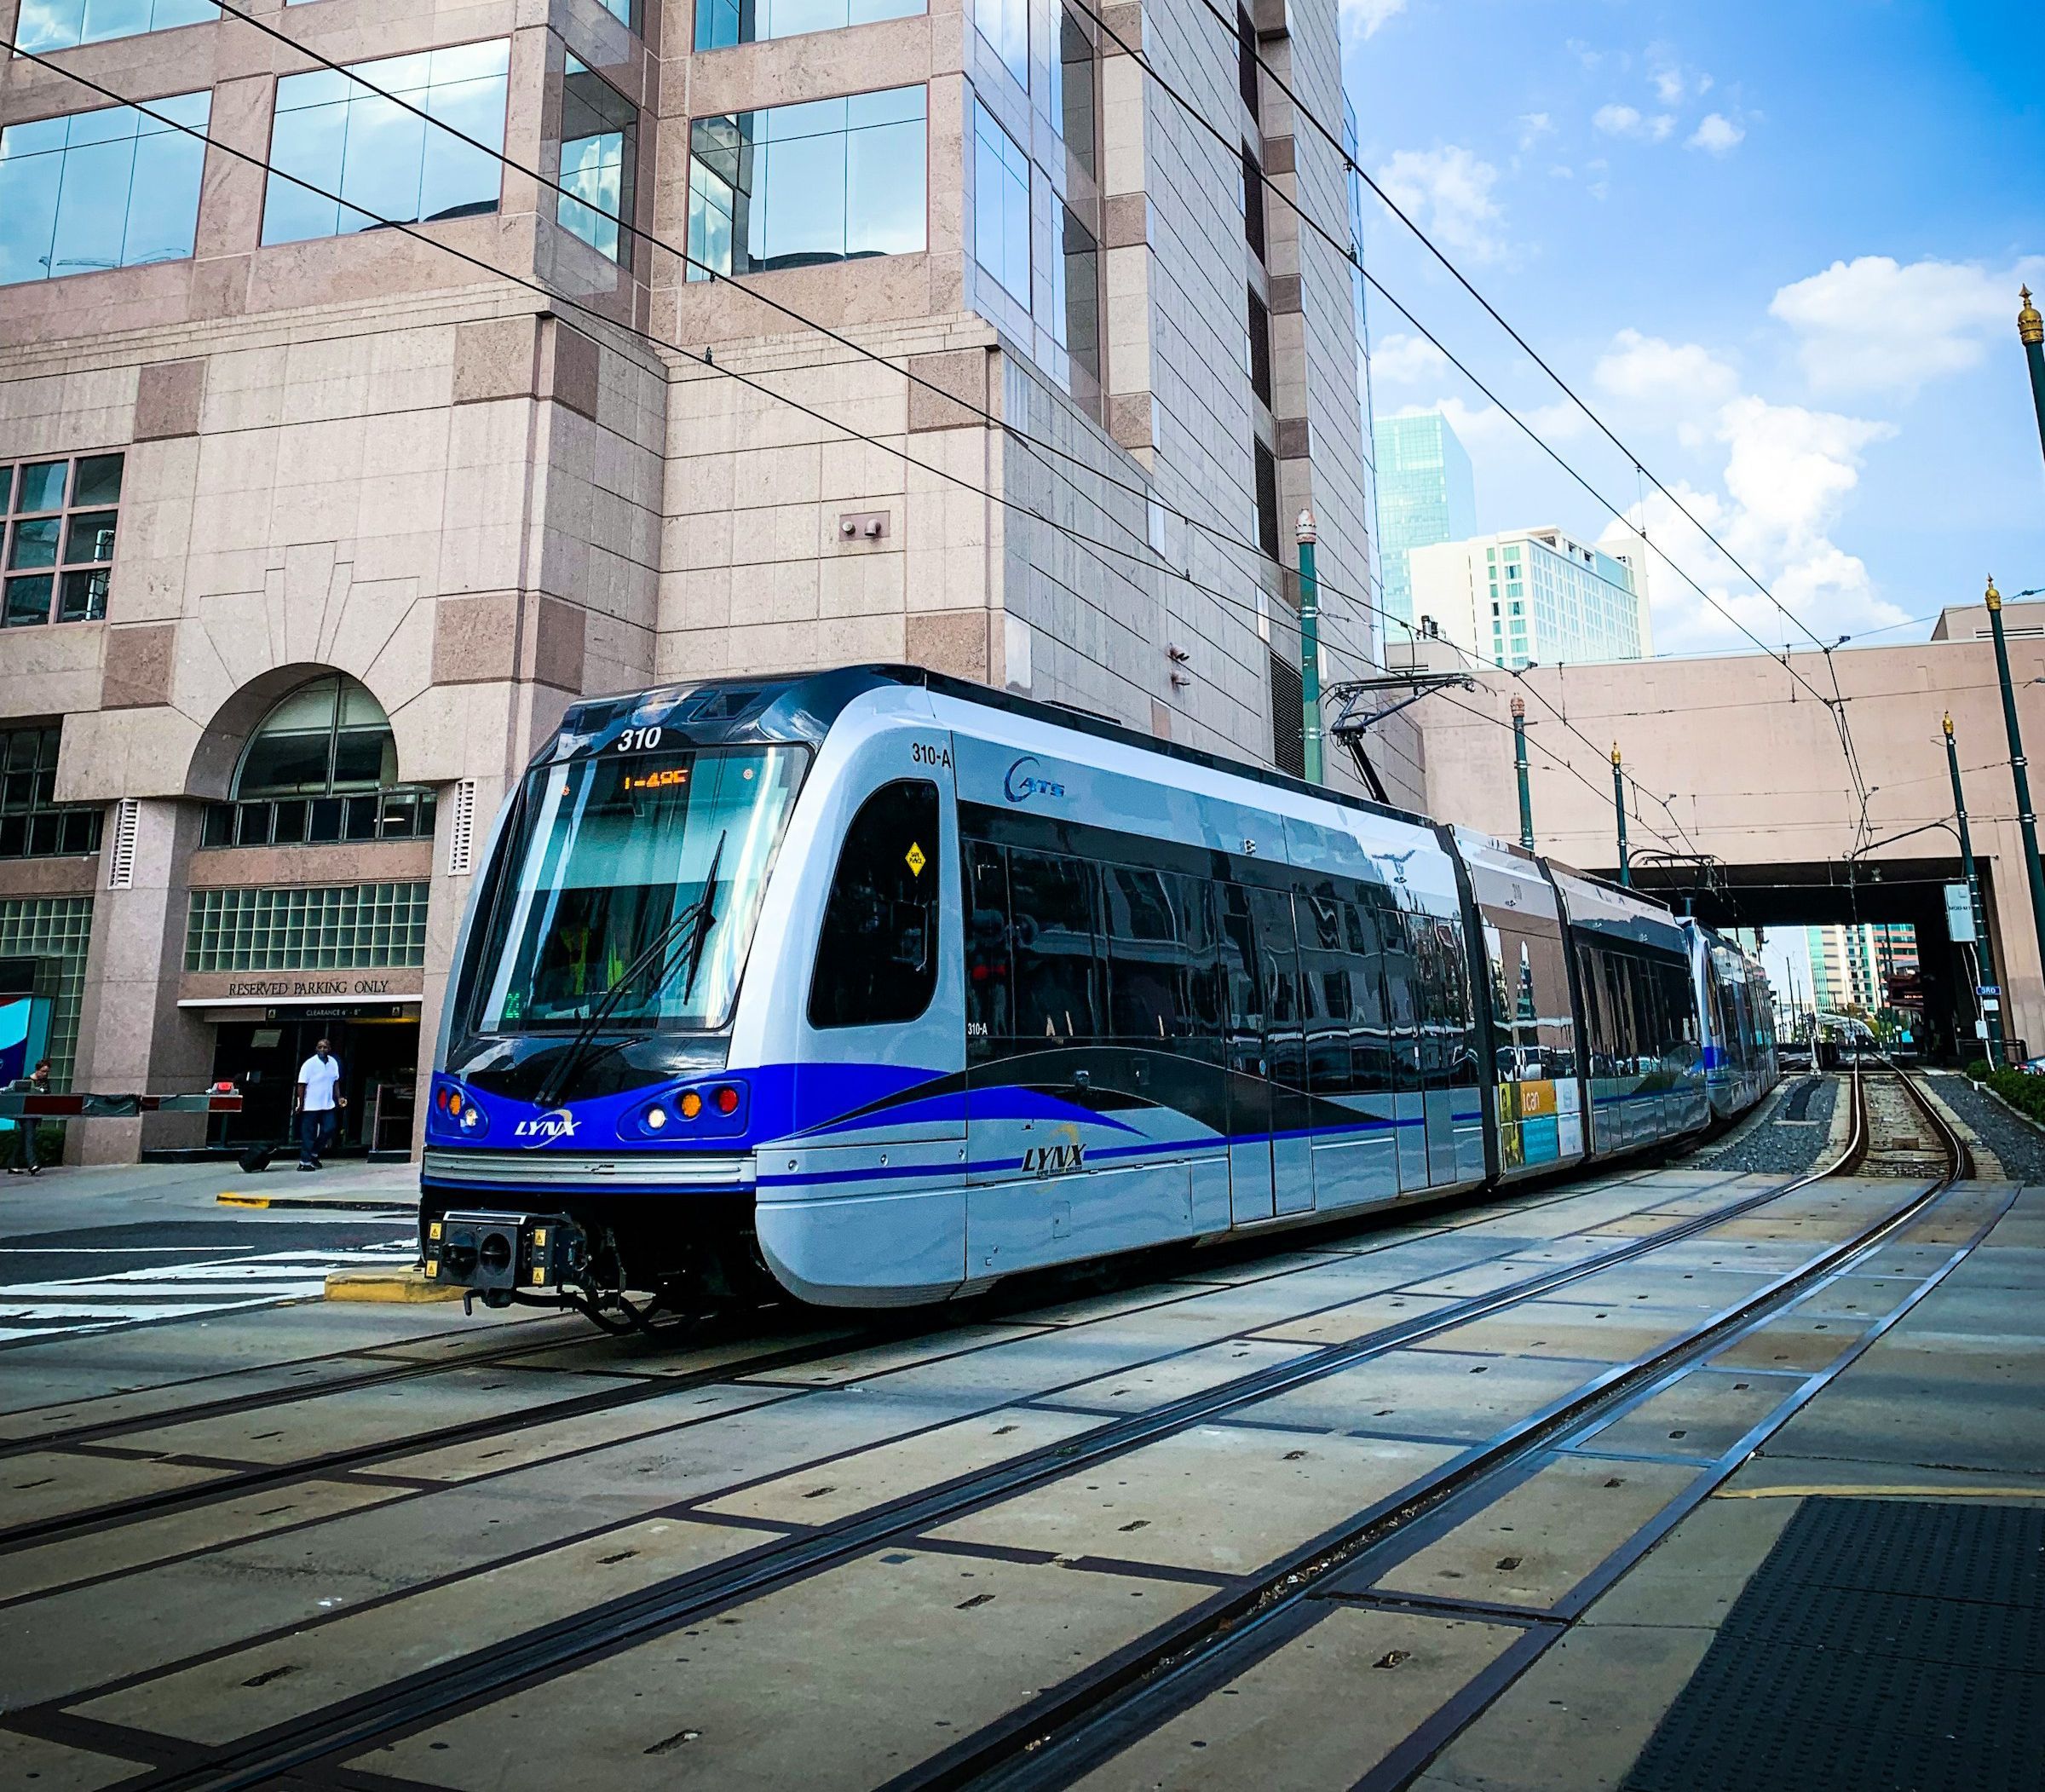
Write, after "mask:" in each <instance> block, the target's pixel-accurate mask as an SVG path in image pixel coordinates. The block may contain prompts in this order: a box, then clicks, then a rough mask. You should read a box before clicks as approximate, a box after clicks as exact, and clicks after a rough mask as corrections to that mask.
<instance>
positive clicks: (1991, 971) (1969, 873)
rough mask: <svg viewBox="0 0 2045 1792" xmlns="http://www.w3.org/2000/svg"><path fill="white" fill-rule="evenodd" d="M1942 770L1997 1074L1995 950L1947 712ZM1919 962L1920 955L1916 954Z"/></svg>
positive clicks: (1999, 1035)
mask: <svg viewBox="0 0 2045 1792" xmlns="http://www.w3.org/2000/svg"><path fill="white" fill-rule="evenodd" d="M1945 769H1947V770H1948V771H1950V773H1951V774H1952V775H1953V813H1954V814H1955V815H1956V816H1957V817H1958V818H1959V821H1960V868H1961V872H1962V873H1964V874H1965V876H1966V878H1967V896H1968V898H1969V900H1970V901H1971V902H1973V911H1974V952H1975V955H1976V956H1977V957H1978V958H1979V960H1980V965H1981V981H1982V982H1985V983H1986V984H1987V985H1988V986H1989V988H1991V989H1993V990H1995V992H1996V995H1995V1002H1996V1005H1995V1006H1994V1007H1992V1008H1991V1007H1990V1006H1989V1005H1988V998H1987V997H1986V996H1985V995H1983V994H1980V992H1979V991H1978V990H1977V991H1976V992H1975V998H1974V999H1975V1000H1977V1001H1978V1002H1979V1003H1980V1005H1981V1018H1982V1019H1983V1020H1985V1022H1987V1023H1988V1061H1989V1063H1991V1064H1993V1065H1994V1066H1995V1067H1996V1069H1998V1070H2000V1069H2002V988H2001V987H2000V986H1999V985H1998V984H1997V983H1996V954H1995V948H1994V947H1993V946H1992V945H1990V942H1989V937H1988V911H1987V909H1986V908H1985V906H1984V905H1983V903H1982V901H1981V879H1979V877H1978V876H1976V875H1975V872H1974V841H1973V834H1972V833H1969V832H1968V829H1967V797H1966V794H1965V792H1962V791H1961V787H1960V749H1959V747H1958V746H1956V745H1955V744H1954V741H1953V716H1952V712H1951V711H1950V710H1948V711H1947V712H1946V716H1945ZM1919 956H1920V959H1921V957H1922V954H1921V953H1920V954H1919Z"/></svg>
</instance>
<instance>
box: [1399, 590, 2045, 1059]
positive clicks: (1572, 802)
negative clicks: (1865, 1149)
mask: <svg viewBox="0 0 2045 1792" xmlns="http://www.w3.org/2000/svg"><path fill="white" fill-rule="evenodd" d="M2003 615H2004V620H2005V624H2006V625H2007V627H2008V634H2009V637H2010V640H2009V650H2010V671H2011V677H2012V678H2013V683H2014V684H2015V686H2016V690H2017V702H2018V711H2019V719H2020V721H2021V723H2022V726H2023V729H2024V731H2025V740H2026V741H2027V743H2030V744H2031V745H2032V746H2034V748H2036V749H2045V604H2036V603H2033V604H2011V605H2008V606H2007V607H2006V608H2005V609H2004V612H2003ZM1416 660H1417V663H1418V665H1419V666H1420V667H1421V668H1423V669H1426V668H1430V667H1431V668H1432V669H1436V670H1446V669H1450V668H1452V667H1454V666H1455V665H1456V663H1457V662H1456V660H1455V655H1454V650H1453V649H1450V648H1448V647H1447V645H1446V643H1441V644H1438V645H1437V644H1435V643H1423V644H1422V646H1421V648H1420V649H1418V651H1417V654H1416ZM1835 677H1836V678H1837V680H1838V685H1837V689H1838V691H1839V694H1840V698H1841V699H1842V700H1843V704H1844V713H1845V715H1846V718H1847V721H1848V723H1849V726H1850V728H1851V731H1852V740H1853V744H1854V746H1855V748H1856V750H1857V752H1858V757H1859V762H1860V767H1861V775H1862V779H1863V781H1864V783H1865V784H1866V786H1867V787H1868V791H1869V798H1868V804H1867V815H1866V820H1865V824H1864V825H1863V824H1862V816H1861V805H1860V800H1859V798H1858V795H1857V794H1856V792H1855V789H1854V786H1853V782H1852V778H1851V776H1850V775H1849V773H1848V770H1847V767H1846V758H1845V755H1844V753H1843V752H1842V750H1841V746H1840V731H1839V729H1838V727H1837V725H1836V723H1835V712H1834V708H1833V706H1831V705H1830V704H1828V703H1824V702H1821V701H1819V700H1817V699H1816V698H1815V697H1813V695H1812V689H1811V688H1812V687H1814V688H1815V689H1817V691H1819V692H1821V693H1823V694H1827V695H1829V694H1830V693H1831V692H1832V690H1833V689H1834V684H1833V680H1834V678H1835ZM1800 681H1802V682H1800ZM1515 696H1520V697H1524V700H1525V701H1526V710H1527V733H1528V741H1529V745H1528V758H1529V762H1530V781H1531V784H1532V789H1533V810H1534V826H1535V839H1536V843H1537V844H1538V846H1539V848H1540V850H1541V851H1542V852H1544V853H1550V854H1552V855H1554V856H1556V857H1558V858H1561V859H1564V860H1566V861H1570V862H1571V863H1574V864H1576V865H1579V866H1581V867H1583V868H1584V869H1586V870H1589V871H1594V872H1598V873H1602V874H1604V875H1606V876H1613V875H1616V873H1617V868H1618V848H1617V843H1616V829H1615V826H1614V813H1613V801H1612V772H1611V763H1610V750H1611V747H1612V746H1613V745H1614V744H1615V743H1616V745H1617V746H1618V747H1619V749H1620V751H1621V752H1622V754H1623V756H1624V760H1625V766H1626V769H1627V773H1628V774H1629V778H1630V780H1634V781H1638V785H1639V789H1638V790H1637V791H1636V790H1635V789H1633V788H1632V787H1631V785H1630V783H1629V789H1628V796H1627V836H1628V844H1629V847H1630V849H1631V854H1632V856H1633V878H1634V881H1635V883H1636V884H1639V885H1640V886H1641V887H1643V888H1645V889H1652V890H1660V891H1662V892H1663V893H1665V894H1667V895H1668V896H1670V897H1671V898H1672V899H1673V900H1674V901H1675V902H1676V906H1677V907H1678V908H1684V907H1685V906H1686V905H1687V906H1689V907H1690V908H1692V909H1693V910H1694V912H1695V913H1697V914H1699V915H1700V916H1702V917H1704V918H1705V919H1709V920H1711V921H1713V922H1714V923H1715V924H1720V925H1738V926H1761V927H1766V928H1783V927H1789V926H1799V927H1800V926H1804V925H1812V924H1818V923H1825V922H1852V921H1908V922H1910V923H1912V924H1914V925H1915V926H1916V928H1917V931H1918V938H1919V948H1920V954H1921V965H1922V971H1923V982H1924V988H1925V994H1926V1018H1927V1027H1928V1029H1929V1030H1930V1031H1931V1032H1932V1034H1933V1036H1934V1040H1935V1043H1936V1044H1937V1045H1938V1046H1944V1047H1946V1048H1949V1049H1957V1047H1956V1046H1955V1035H1956V1034H1959V1035H1960V1040H1961V1044H1962V1045H1964V1044H1965V1042H1966V1041H1967V1040H1968V1039H1970V1038H1971V1035H1972V1034H1973V1031H1974V1019H1975V1012H1974V1008H1973V999H1972V996H1971V994H1970V993H1969V992H1968V989H1967V984H1968V982H1969V981H1970V980H1969V977H1968V975H1967V969H1966V966H1965V965H1964V964H1963V963H1962V961H1961V957H1960V954H1958V953H1957V952H1956V949H1955V948H1952V946H1951V945H1950V941H1949V936H1948V934H1947V930H1946V922H1945V910H1944V896H1943V890H1944V885H1945V884H1949V883H1956V882H1958V881H1959V880H1960V877H1961V871H1960V856H1959V846H1958V843H1957V840H1956V836H1955V834H1954V833H1953V832H1952V830H1951V823H1952V817H1953V803H1952V792H1951V784H1950V779H1949V776H1948V774H1947V769H1946V760H1945V749H1944V735H1943V734H1942V732H1941V727H1940V723H1941V718H1942V717H1943V716H1944V714H1945V712H1947V711H1948V710H1950V712H1951V713H1952V717H1953V726H1954V729H1955V731H1956V739H1957V741H1958V744H1959V751H1960V764H1961V777H1962V782H1963V785H1964V787H1965V790H1966V794H1967V811H1968V820H1969V822H1970V825H1971V827H1972V831H1973V846H1974V853H1975V857H1976V861H1977V869H1978V871H1979V875H1980V878H1981V883H1982V890H1983V896H1984V899H1985V902H1986V905H1987V908H1988V921H1989V931H1990V938H1991V939H1992V940H1993V942H1994V948H1995V962H1996V969H1997V971H1998V973H1999V975H2000V978H2001V982H2002V988H2003V989H2004V991H2005V994H2004V997H2003V1002H2004V1015H2005V1030H2006V1032H2008V1034H2009V1035H2010V1036H2011V1038H2012V1039H2013V1040H2025V1041H2028V1042H2029V1043H2030V1045H2031V1049H2032V1050H2034V1051H2045V975H2042V973H2041V966H2040V962H2039V954H2038V945H2037V933H2036V929H2035V928H2034V927H2033V925H2032V923H2031V904H2030V902H2029V899H2028V896H2027V894H2026V878H2025V866H2024V849H2023V840H2022V837H2021V835H2020V833H2019V830H2018V826H2017V814H2016V803H2015V798H2014V795H2013V788H2012V784H2011V778H2010V771H2009V765H2008V747H2007V746H2006V744H2005V740H2004V734H2003V725H2002V707H2001V698H2000V695H1999V694H1998V691H1997V688H1996V665H1995V650H1994V647H1993V644H1992V642H1990V639H1989V638H1988V612H1987V611H1986V609H1985V608H1982V607H1980V606H1979V605H1977V606H1973V607H1971V608H1953V609H1949V610H1947V611H1946V612H1945V613H1944V614H1943V615H1942V616H1941V617H1940V619H1939V621H1938V627H1937V629H1936V631H1934V637H1933V639H1932V640H1929V641H1925V642H1912V643H1909V644H1906V645H1902V646H1893V647H1875V646H1870V647H1864V648H1856V647H1852V646H1848V647H1845V648H1839V649H1837V650H1835V652H1834V653H1833V654H1831V655H1830V656H1829V659H1828V656H1826V655H1825V654H1821V653H1818V652H1817V651H1815V650H1812V651H1810V652H1806V653H1790V654H1784V655H1779V656H1771V655H1768V654H1760V653H1755V654H1741V655H1728V656H1718V657H1699V658H1695V659H1668V660H1646V661H1631V662H1619V663H1614V664H1608V665H1597V666H1537V667H1534V668H1530V669H1529V670H1528V671H1524V673H1521V674H1518V675H1514V674H1512V673H1509V672H1505V671H1489V672H1485V673H1483V674H1480V675H1478V678H1477V688H1476V689H1474V690H1449V691H1446V692H1443V693H1441V694H1437V695H1434V696H1431V697H1428V698H1427V699H1426V700H1423V701H1421V702H1420V703H1418V704H1416V705H1414V707H1413V708H1412V709H1411V710H1409V711H1408V712H1407V713H1408V714H1409V715H1411V716H1412V717H1414V719H1415V721H1416V722H1417V723H1418V724H1419V729H1420V756H1421V761H1422V764H1423V767H1424V775H1425V778H1426V806H1427V810H1428V812H1429V813H1430V814H1431V815H1437V816H1439V817H1441V818H1443V819H1444V820H1449V821H1460V822H1465V823H1467V824H1469V825H1472V826H1474V827H1482V828H1485V829H1487V830H1489V832H1491V833H1496V834H1501V835H1503V836H1504V837H1506V838H1517V837H1518V832H1519V815H1518V796H1517V792H1516V787H1515V783H1514V779H1513V773H1512V726H1511V702H1512V698H1514V697H1515ZM1869 842H1874V843H1876V844H1873V845H1872V846H1869V844H1868V843H1869ZM1857 849H1858V850H1857ZM1705 865H1708V866H1709V867H1710V870H1709V873H1708V874H1707V873H1706V871H1705V870H1704V869H1703V868H1702V867H1703V866H1705ZM1966 1050H1967V1052H1971V1051H1972V1050H1973V1047H1972V1046H1971V1045H1967V1046H1966Z"/></svg>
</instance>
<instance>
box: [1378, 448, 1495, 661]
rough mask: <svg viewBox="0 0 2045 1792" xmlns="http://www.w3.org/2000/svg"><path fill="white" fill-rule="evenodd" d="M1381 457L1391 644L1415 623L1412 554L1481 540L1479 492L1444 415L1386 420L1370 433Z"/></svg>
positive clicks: (1380, 499)
mask: <svg viewBox="0 0 2045 1792" xmlns="http://www.w3.org/2000/svg"><path fill="white" fill-rule="evenodd" d="M1371 435H1372V438H1373V443H1374V448H1375V450H1376V467H1377V491H1378V528H1379V550H1380V552H1379V561H1380V566H1381V568H1382V569H1383V573H1384V581H1385V623H1386V625H1388V626H1389V627H1390V629H1391V635H1392V636H1393V637H1403V635H1404V634H1405V632H1406V631H1405V630H1404V629H1403V628H1402V627H1400V624H1401V623H1410V622H1411V621H1412V620H1413V619H1414V614H1416V613H1415V611H1414V607H1413V573H1412V568H1411V565H1410V562H1409V560H1408V556H1409V554H1410V553H1411V551H1412V550H1414V548H1425V547H1432V546H1433V545H1436V544H1437V543H1438V542H1443V541H1460V540H1462V539H1464V538H1465V537H1466V536H1470V535H1474V534H1475V533H1477V485H1476V480H1475V477H1474V475H1472V472H1471V469H1470V457H1469V455H1468V454H1466V452H1464V451H1463V445H1462V443H1461V441H1460V440H1458V439H1457V436H1456V433H1455V430H1454V429H1450V428H1449V419H1448V418H1445V417H1444V416H1443V415H1442V413H1441V412H1439V411H1420V412H1414V413H1412V414H1411V415H1407V416H1399V417H1381V418H1378V419H1377V421H1376V422H1375V424H1373V426H1372V429H1371Z"/></svg>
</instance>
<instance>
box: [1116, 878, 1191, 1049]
mask: <svg viewBox="0 0 2045 1792" xmlns="http://www.w3.org/2000/svg"><path fill="white" fill-rule="evenodd" d="M1101 888H1102V894H1103V896H1104V897H1105V899H1106V904H1107V911H1106V922H1107V948H1108V1000H1109V1031H1110V1032H1111V1033H1112V1034H1114V1036H1115V1037H1116V1038H1118V1039H1126V1040H1147V1041H1149V1042H1152V1043H1155V1044H1164V1045H1169V1044H1170V1043H1172V1041H1174V1040H1189V1039H1195V1038H1202V1037H1211V1036H1212V1035H1213V1033H1214V1032H1215V1030H1216V1024H1217V1021H1218V1016H1217V1015H1216V1013H1215V1011H1214V1010H1215V1003H1214V1000H1213V981H1214V968H1215V967H1214V943H1213V927H1212V925H1210V923H1209V920H1208V917H1207V886H1206V885H1205V884H1202V883H1200V882H1198V881H1196V880H1195V879H1192V878H1188V877H1182V876H1180V875H1178V873H1174V872H1168V871H1167V872H1159V871H1140V870H1137V869H1135V868H1133V867H1128V866H1122V865H1109V866H1106V867H1103V870H1102V873H1101Z"/></svg>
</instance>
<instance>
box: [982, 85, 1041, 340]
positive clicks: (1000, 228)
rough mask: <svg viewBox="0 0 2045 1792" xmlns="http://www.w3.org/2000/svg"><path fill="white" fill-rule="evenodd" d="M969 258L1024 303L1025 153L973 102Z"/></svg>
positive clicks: (1026, 235)
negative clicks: (971, 213)
mask: <svg viewBox="0 0 2045 1792" xmlns="http://www.w3.org/2000/svg"><path fill="white" fill-rule="evenodd" d="M973 259H974V260H975V261H976V262H979V264H980V265H981V266H982V268H985V269H986V270H987V271H988V273H989V274H993V275H994V278H995V279H998V280H999V281H1000V283H1001V284H1002V285H1004V286H1005V287H1006V288H1007V289H1008V291H1010V292H1011V293H1012V294H1013V295H1014V296H1015V297H1017V299H1020V300H1021V301H1022V303H1023V305H1024V306H1026V307H1027V306H1028V303H1029V158H1028V156H1026V155H1024V154H1023V153H1022V151H1021V150H1020V149H1018V148H1017V147H1016V144H1015V140H1014V139H1013V138H1011V136H1010V135H1009V134H1008V133H1007V132H1006V131H1005V130H1002V128H1001V127H1000V126H999V124H996V123H995V122H994V118H993V116H992V115H991V114H990V113H989V112H988V109H987V108H986V107H984V106H982V105H981V104H980V102H979V101H977V100H976V101H974V102H973Z"/></svg>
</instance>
